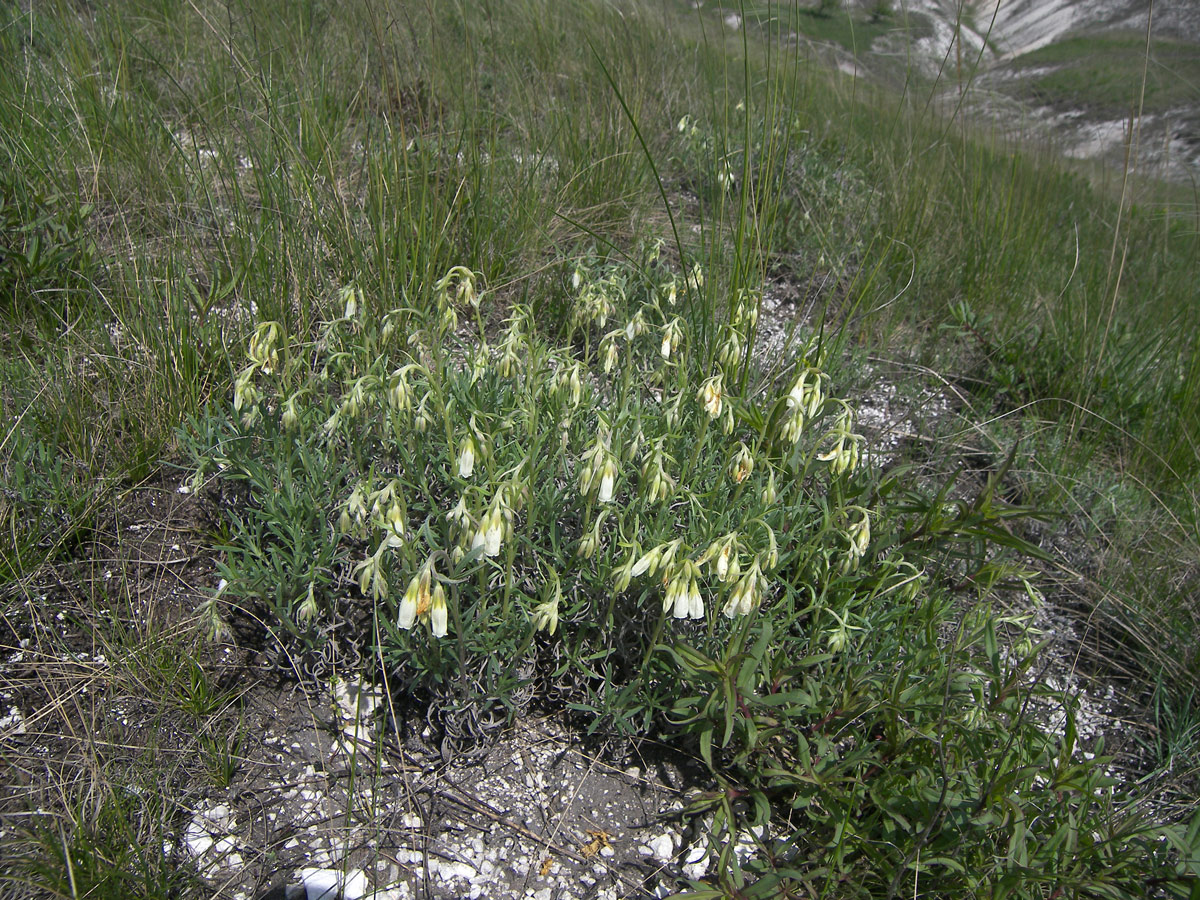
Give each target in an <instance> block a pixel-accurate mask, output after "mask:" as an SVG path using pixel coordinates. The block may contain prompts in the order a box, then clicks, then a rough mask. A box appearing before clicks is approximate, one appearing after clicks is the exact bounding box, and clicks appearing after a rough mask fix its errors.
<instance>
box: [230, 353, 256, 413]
mask: <svg viewBox="0 0 1200 900" xmlns="http://www.w3.org/2000/svg"><path fill="white" fill-rule="evenodd" d="M257 369H258V364H257V363H254V364H251V365H249V366H247V367H246V368H245V369H243V370H242V371H241V373H240V374H239V375H238V377H237V380H235V381H234V383H233V411H234V412H241V411H242V407H244V406H253V405H254V404H256V403H258V400H259V393H258V389H257V388H256V387H255V386H254V380H253V379H254V373H255V372H256V371H257Z"/></svg>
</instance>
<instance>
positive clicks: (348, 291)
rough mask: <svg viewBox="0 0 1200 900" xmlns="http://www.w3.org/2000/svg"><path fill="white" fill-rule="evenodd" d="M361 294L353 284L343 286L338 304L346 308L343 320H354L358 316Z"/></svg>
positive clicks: (339, 292)
mask: <svg viewBox="0 0 1200 900" xmlns="http://www.w3.org/2000/svg"><path fill="white" fill-rule="evenodd" d="M358 301H359V292H358V290H357V289H356V288H355V287H354V285H352V284H347V285H345V286H343V287H342V288H341V289H340V290H339V291H338V302H339V303H340V304H341V305H342V306H343V307H344V309H345V312H344V313H342V318H343V319H353V318H354V317H355V316H357V315H358Z"/></svg>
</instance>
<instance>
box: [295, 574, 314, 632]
mask: <svg viewBox="0 0 1200 900" xmlns="http://www.w3.org/2000/svg"><path fill="white" fill-rule="evenodd" d="M313 590H314V584H313V582H311V581H310V582H309V584H308V593H307V594H306V595H305V597H304V601H303V602H302V603H301V604H300V607H299V609H297V610H296V618H298V619H299V620H300V621H301V622H311V621H312V620H313V619H315V618H316V617H317V598H316V597H315V596H314V594H313Z"/></svg>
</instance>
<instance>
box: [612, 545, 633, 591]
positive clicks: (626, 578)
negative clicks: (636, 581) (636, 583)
mask: <svg viewBox="0 0 1200 900" xmlns="http://www.w3.org/2000/svg"><path fill="white" fill-rule="evenodd" d="M637 561H638V548H637V544H636V543H635V544H634V545H633V547H632V548H631V553H630V554H629V559H627V560H625V562H624V563H622V564H621V565H620V566H618V567H617V568H616V569H614V570H613V584H612V589H613V592H614V593H617V594H619V593H621V592H622V591H624V590H625V589H626V588H628V587H629V583H630V582H631V581H633V567H634V566H635V565H637Z"/></svg>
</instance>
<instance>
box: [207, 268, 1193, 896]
mask: <svg viewBox="0 0 1200 900" xmlns="http://www.w3.org/2000/svg"><path fill="white" fill-rule="evenodd" d="M702 280H703V276H702V274H701V272H700V271H699V270H698V269H692V270H690V271H689V273H688V275H687V276H686V277H685V276H681V275H679V274H677V273H675V272H672V271H671V270H670V269H669V268H668V267H666V266H664V265H662V264H660V263H659V262H658V261H657V259H656V254H654V253H651V254H646V255H643V258H642V261H641V263H640V265H638V266H630V265H628V264H614V263H609V262H603V261H595V260H593V261H591V262H590V263H589V262H587V261H580V262H578V263H576V264H575V265H574V266H573V267H571V266H568V267H566V268H565V269H564V271H563V282H564V284H563V290H564V291H566V292H567V294H568V295H569V300H570V302H569V303H568V308H569V309H570V310H571V314H570V318H569V321H568V322H567V323H565V325H564V328H563V332H564V333H563V334H562V335H561V337H560V338H559V339H558V340H556V341H553V342H552V341H551V339H550V338H551V337H553V335H549V336H548V335H546V334H544V333H543V332H542V331H541V330H540V329H539V328H538V327H537V323H536V322H535V321H534V318H533V316H532V314H531V312H530V310H529V308H528V307H525V306H523V305H519V304H517V305H513V306H512V307H511V308H510V309H509V310H508V317H507V319H505V321H504V322H503V325H502V326H501V327H499V328H495V327H492V328H489V327H488V325H487V324H486V322H485V320H484V315H483V313H484V310H485V309H487V308H489V306H490V304H489V305H487V306H485V305H484V304H483V303H482V302H481V293H482V292H481V285H480V284H479V283H478V279H477V276H476V275H475V274H474V273H473V272H470V271H468V270H466V269H463V268H455V269H452V270H451V271H450V272H449V273H448V274H447V275H446V276H445V277H444V278H442V279H441V280H440V281H439V282H438V283H437V285H436V286H434V288H433V290H432V291H431V292H430V294H431V298H432V299H431V302H430V303H429V305H428V307H427V308H422V307H420V306H418V305H416V304H412V305H404V304H402V305H400V306H398V307H397V308H396V309H393V310H391V311H390V312H387V313H386V314H384V315H382V316H379V317H375V316H373V315H372V314H371V313H370V312H369V310H370V309H371V308H372V307H373V306H374V304H371V303H367V302H364V298H363V296H362V294H361V292H360V291H359V290H358V288H356V287H354V286H350V287H347V288H345V289H344V290H343V291H342V295H341V297H340V299H339V308H340V309H341V310H342V311H343V315H341V316H340V317H338V318H336V319H333V320H332V321H329V322H326V323H324V324H323V325H322V326H320V328H319V329H318V332H317V334H316V335H315V337H314V338H313V339H310V340H299V339H298V338H295V337H292V336H290V335H288V334H286V333H285V332H284V331H283V328H282V326H280V325H279V324H278V323H275V322H264V323H261V324H260V325H259V326H258V327H257V328H256V330H255V332H254V334H253V336H252V338H251V340H250V342H249V348H248V354H247V355H248V365H247V366H246V367H245V368H244V369H243V370H242V371H241V373H240V374H239V376H238V378H237V380H236V384H235V388H234V395H233V400H232V404H231V405H230V406H228V407H222V408H217V409H213V410H211V413H210V416H209V418H208V419H206V420H205V422H204V423H202V424H201V425H198V426H197V427H196V428H194V429H193V431H192V434H191V437H190V438H189V440H190V442H191V446H192V448H193V452H194V453H195V455H196V459H197V464H198V469H197V475H196V478H197V484H198V485H199V483H200V482H202V481H203V480H204V478H205V477H206V473H209V472H214V473H219V477H220V478H222V479H238V480H242V481H244V482H246V484H247V486H248V488H249V490H248V495H247V499H246V500H245V502H244V503H242V504H241V505H235V506H234V507H232V508H231V509H230V510H229V512H230V516H231V526H232V533H233V535H234V537H233V540H232V541H231V542H230V546H229V547H228V548H227V550H228V555H227V557H226V561H225V563H224V571H225V575H226V578H227V581H228V583H227V585H226V586H225V587H224V589H223V593H222V595H221V596H220V597H218V598H214V599H213V601H211V602H210V603H209V605H208V608H207V610H206V612H207V614H208V615H209V616H210V617H211V620H212V621H213V623H214V625H215V627H217V628H219V627H220V621H219V617H220V616H221V608H220V604H221V603H223V602H225V601H228V600H236V601H238V602H243V603H245V602H265V604H266V605H267V607H268V608H269V609H270V611H271V615H272V616H273V617H274V620H273V627H274V628H275V629H276V632H277V634H278V635H279V636H280V637H281V638H282V639H283V640H284V641H285V642H290V643H291V645H292V646H295V647H296V648H297V649H305V648H312V647H315V646H319V645H320V644H321V642H322V641H324V640H325V639H326V638H327V637H328V635H330V634H331V633H334V632H340V633H341V634H349V635H350V636H351V638H352V639H354V640H356V641H358V642H359V643H366V642H370V641H371V640H372V639H373V636H374V635H378V648H377V651H378V654H379V656H380V658H381V659H382V660H383V661H384V665H385V667H386V668H387V670H388V671H389V673H391V674H398V675H402V676H403V679H404V682H405V683H406V684H407V685H408V686H409V687H410V689H417V690H419V691H422V692H423V696H424V697H425V699H426V701H427V702H430V703H433V704H434V705H435V706H438V707H441V708H443V709H444V710H464V709H467V708H474V709H476V710H477V711H478V710H479V709H480V708H481V707H482V708H486V707H487V706H488V705H489V704H491V705H500V704H504V705H506V706H508V707H510V708H513V707H516V706H518V705H519V704H520V702H521V701H520V700H518V699H517V698H518V697H519V696H526V695H527V694H528V692H529V690H530V689H531V688H533V687H534V686H537V685H540V686H541V687H542V689H543V691H544V692H545V693H546V694H547V696H546V698H545V699H547V700H556V701H557V702H559V703H566V704H568V705H570V706H571V707H572V708H574V709H576V710H578V711H580V712H582V713H585V714H586V715H587V717H588V719H589V721H590V723H591V727H593V728H600V727H604V728H617V729H621V730H624V731H627V732H646V731H648V730H653V729H656V728H658V727H661V726H663V725H664V724H667V723H670V727H669V731H670V733H671V734H672V735H673V736H674V739H675V740H683V741H685V742H694V743H693V746H695V747H697V748H698V749H699V752H700V755H701V756H702V757H703V759H704V760H705V762H706V763H707V764H708V766H709V767H710V768H711V770H712V771H713V773H714V774H715V775H716V777H717V778H718V779H719V781H720V784H721V786H722V788H723V790H722V791H721V792H720V793H718V794H716V795H713V796H712V797H710V798H707V799H702V800H701V801H700V802H698V803H697V804H696V805H695V806H694V807H693V812H697V813H704V812H708V813H711V814H712V815H713V816H714V818H713V822H712V827H711V829H710V833H711V837H710V840H711V842H712V849H713V852H714V854H715V855H716V856H717V857H718V858H719V861H720V862H719V865H718V866H717V869H716V871H717V873H718V874H717V876H716V878H715V881H714V882H712V883H709V882H705V883H696V884H695V885H693V888H694V889H695V890H696V891H697V892H698V893H697V894H696V895H697V896H775V895H776V894H777V892H778V891H780V890H787V891H793V892H800V893H810V894H821V893H824V894H830V893H832V894H835V895H837V896H842V895H853V896H864V897H867V896H879V895H882V894H884V893H888V894H895V893H896V892H898V890H899V889H900V886H901V885H904V886H905V887H906V889H907V885H908V884H909V883H910V882H911V880H912V879H914V878H915V879H917V880H918V881H919V882H920V884H921V885H923V886H926V887H927V888H928V889H929V890H931V891H933V892H934V893H935V894H938V895H945V896H965V895H974V894H979V893H990V894H995V895H997V896H1009V895H1012V896H1029V897H1035V896H1041V895H1043V894H1049V893H1052V892H1053V891H1054V890H1055V889H1056V888H1061V889H1064V890H1065V889H1070V890H1072V891H1074V892H1076V893H1080V892H1082V893H1088V892H1091V893H1097V894H1100V895H1105V896H1118V895H1122V892H1128V891H1130V890H1132V889H1133V886H1142V887H1144V886H1145V885H1146V884H1147V882H1146V873H1147V872H1150V871H1153V872H1156V873H1161V872H1163V871H1166V870H1165V869H1164V868H1163V867H1164V866H1166V865H1167V863H1168V861H1169V860H1168V852H1167V850H1166V849H1165V845H1163V844H1162V843H1161V841H1160V838H1161V835H1162V833H1163V832H1162V829H1161V828H1159V827H1157V826H1152V825H1150V824H1148V823H1147V822H1146V821H1145V820H1143V819H1141V818H1140V817H1139V816H1137V815H1136V814H1135V813H1133V812H1132V811H1131V810H1129V809H1127V808H1125V807H1123V806H1122V805H1121V801H1120V798H1119V796H1118V795H1117V794H1115V793H1114V791H1113V788H1114V785H1115V782H1114V780H1113V779H1112V778H1110V777H1108V776H1107V775H1106V774H1105V772H1104V769H1103V766H1104V764H1105V759H1104V758H1103V756H1102V755H1100V753H1101V752H1102V747H1097V748H1095V751H1096V754H1097V755H1096V756H1094V757H1093V756H1085V755H1083V753H1082V751H1081V749H1080V748H1078V747H1077V746H1076V741H1075V736H1074V727H1073V725H1072V724H1070V721H1071V720H1070V715H1069V714H1068V718H1067V721H1068V725H1067V728H1066V733H1065V735H1062V734H1058V733H1057V732H1054V731H1046V730H1045V729H1044V727H1043V726H1041V725H1040V724H1039V722H1038V721H1037V719H1035V718H1034V717H1033V716H1031V714H1030V708H1031V704H1032V703H1034V702H1035V701H1036V702H1038V703H1042V702H1049V701H1055V702H1063V701H1062V698H1061V697H1055V695H1054V694H1053V692H1050V691H1048V690H1044V689H1042V688H1041V687H1039V686H1038V679H1037V678H1036V677H1034V676H1033V674H1032V672H1033V671H1034V663H1035V660H1036V656H1037V648H1036V647H1035V646H1034V644H1033V641H1032V638H1031V636H1030V634H1029V633H1028V632H1027V631H1025V632H1022V630H1021V627H1020V626H1021V624H1022V623H1021V622H1020V621H1019V620H1001V621H1000V623H999V625H998V620H997V616H996V615H995V614H994V613H993V612H992V610H991V606H990V603H988V602H984V603H979V602H975V603H971V602H967V600H966V599H965V597H964V596H963V595H962V593H961V591H959V592H958V593H952V592H951V591H950V590H949V586H950V585H951V584H957V585H959V586H970V587H971V588H972V590H974V591H976V592H978V596H979V597H980V598H982V599H984V600H987V599H989V598H991V597H992V596H993V595H994V594H995V592H996V591H998V590H1002V589H1006V588H1009V587H1018V588H1021V589H1023V590H1025V591H1027V592H1032V590H1033V589H1032V587H1031V586H1030V584H1029V575H1028V574H1027V573H1026V572H1025V571H1024V570H1023V569H1022V568H1021V567H1020V566H1019V564H1018V563H1019V560H1018V557H1017V556H1016V554H1024V555H1028V554H1031V553H1033V554H1036V552H1037V551H1036V550H1035V549H1034V548H1033V547H1031V546H1030V545H1028V544H1026V543H1025V542H1023V541H1022V540H1021V539H1020V538H1019V537H1018V536H1016V535H1015V534H1014V533H1013V530H1012V521H1013V520H1014V519H1016V518H1019V517H1021V516H1024V515H1027V514H1028V513H1029V511H1028V510H1022V509H1018V508H1015V507H1011V506H1008V505H1005V504H1004V503H1002V502H1000V501H999V500H998V499H997V498H996V497H995V494H994V489H995V487H996V484H997V483H998V482H999V480H1000V478H1001V477H1002V474H1001V475H997V476H996V477H995V478H994V479H993V480H992V481H990V482H989V483H988V484H986V485H984V486H983V487H982V488H981V489H980V490H979V491H978V493H977V495H976V496H975V497H974V499H958V500H952V499H950V498H951V496H952V488H954V481H953V479H951V481H949V482H948V483H947V484H946V485H944V486H943V489H942V490H941V491H940V492H935V493H934V495H933V496H926V495H924V494H923V493H922V492H921V491H920V490H918V489H917V488H916V487H915V486H913V485H911V484H906V483H904V482H903V481H902V478H901V476H893V477H892V478H890V479H888V480H885V481H883V482H879V481H878V480H877V479H874V478H872V477H870V476H869V475H866V474H864V473H863V471H862V469H861V468H860V461H861V458H862V454H863V453H864V451H865V450H866V449H867V448H866V447H865V444H864V439H863V438H862V437H861V436H860V435H859V434H858V433H857V432H856V431H855V429H854V412H853V408H852V406H851V405H850V404H849V403H847V402H846V401H845V400H842V399H839V398H837V397H835V396H832V395H831V392H830V387H831V386H830V380H829V377H828V376H827V375H826V374H825V372H824V367H823V365H822V362H823V361H822V355H821V349H822V348H821V346H820V344H819V343H816V342H814V343H811V344H810V345H808V346H806V347H805V348H803V350H802V351H801V352H800V353H799V354H797V355H796V356H795V358H794V359H793V361H792V364H791V366H790V369H789V370H788V373H787V375H786V377H782V378H778V379H773V378H766V377H763V376H762V375H761V374H760V373H758V372H756V371H755V369H754V366H753V363H752V360H753V354H752V340H753V334H754V330H755V327H756V317H757V310H758V297H757V296H756V295H753V294H750V293H741V294H738V295H737V296H735V297H734V298H733V300H732V302H731V303H730V304H729V313H728V315H727V316H725V317H722V318H721V319H720V321H719V322H718V323H717V328H715V329H711V328H710V329H709V333H710V334H713V335H715V337H714V338H713V339H712V341H711V343H707V344H706V342H705V341H703V340H701V339H700V337H699V329H698V328H697V327H696V326H695V323H694V322H693V321H691V313H690V310H692V309H693V308H695V307H694V306H693V305H691V304H688V303H686V302H685V301H684V299H683V298H684V297H685V296H687V295H689V294H697V295H698V289H699V288H700V286H701V282H702ZM462 319H466V320H467V321H468V322H470V323H471V324H469V325H466V326H460V320H462ZM201 434H203V435H204V438H203V439H200V437H199V436H200V435H201ZM1011 461H1012V458H1011V457H1010V459H1009V461H1008V464H1011ZM1008 464H1006V466H1005V467H1004V468H1007V465H1008ZM960 493H961V491H960ZM363 608H366V609H367V610H369V615H368V616H363V615H361V610H362V609H363ZM1001 627H1002V628H1004V629H1006V630H1007V632H1010V633H1011V634H1010V637H1009V639H1008V640H1002V639H1001V638H1000V637H999V636H998V629H999V628H1001ZM1039 697H1040V698H1041V699H1040V700H1039V699H1037V698H1039ZM750 833H753V834H755V835H757V836H758V839H757V843H758V844H759V850H760V852H759V854H758V855H757V856H755V857H754V858H753V860H750V861H747V862H745V863H744V864H743V863H741V862H739V861H738V858H737V856H736V854H734V853H733V850H732V849H731V848H734V847H735V846H737V844H738V840H739V839H742V840H744V839H745V836H746V835H747V834H750ZM1172 834H1173V835H1174V836H1175V837H1179V835H1177V834H1175V833H1174V832H1172ZM772 835H778V836H779V837H778V838H774V837H771V836H772ZM1163 877H1166V876H1163ZM1172 877H1173V876H1172ZM1168 880H1169V879H1168ZM1171 883H1172V884H1174V883H1175V882H1174V881H1172V882H1171Z"/></svg>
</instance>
